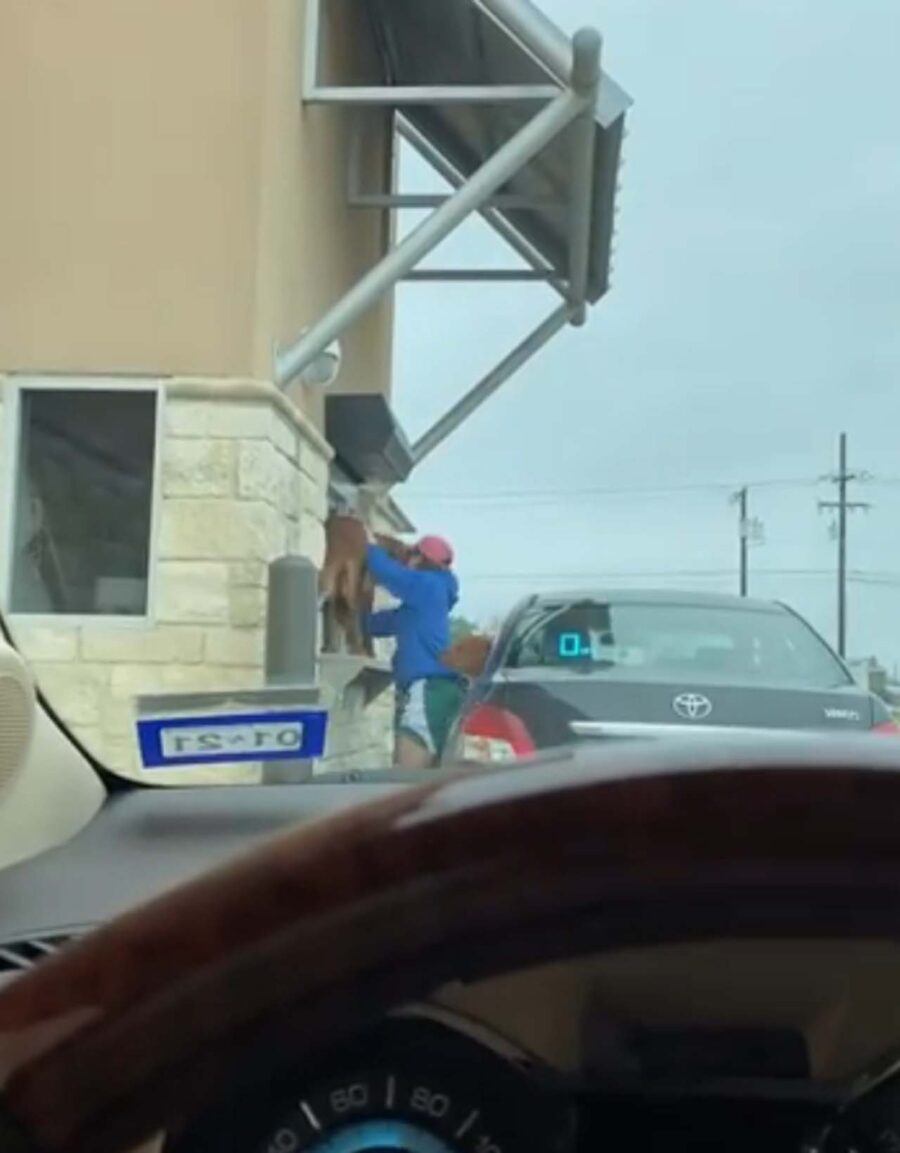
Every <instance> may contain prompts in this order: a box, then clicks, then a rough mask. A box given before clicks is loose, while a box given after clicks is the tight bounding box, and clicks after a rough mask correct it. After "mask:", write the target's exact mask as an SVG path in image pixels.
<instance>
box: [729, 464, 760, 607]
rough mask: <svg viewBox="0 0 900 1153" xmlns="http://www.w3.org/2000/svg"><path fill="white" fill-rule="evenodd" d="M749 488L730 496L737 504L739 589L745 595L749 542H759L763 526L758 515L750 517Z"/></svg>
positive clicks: (746, 589)
mask: <svg viewBox="0 0 900 1153" xmlns="http://www.w3.org/2000/svg"><path fill="white" fill-rule="evenodd" d="M749 493H750V490H749V488H748V487H747V485H744V487H743V488H740V489H738V491H737V492H736V493H734V495H733V496H732V498H731V503H732V504H736V505H737V506H738V517H739V519H738V535H739V540H740V590H741V596H742V597H745V596H747V593H748V587H749V583H750V573H749V569H750V564H749V558H750V545H751V543H757V544H758V543H761V541H762V539H763V526H762V521H760V520H759V518H758V517H753V518H752V519H751V517H750V514H749V511H748V505H749Z"/></svg>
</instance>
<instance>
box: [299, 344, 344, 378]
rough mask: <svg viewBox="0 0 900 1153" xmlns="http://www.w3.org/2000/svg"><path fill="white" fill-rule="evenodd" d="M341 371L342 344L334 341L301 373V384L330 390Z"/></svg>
mask: <svg viewBox="0 0 900 1153" xmlns="http://www.w3.org/2000/svg"><path fill="white" fill-rule="evenodd" d="M340 371H341V342H340V341H339V340H333V341H332V342H331V344H329V346H328V347H327V348H326V349H325V350H324V351H323V352H320V353H319V355H318V356H317V357H316V358H315V360H312V361H311V362H310V363H309V364H308V365H307V366H306V368H304V369H303V371H302V372H301V373H300V377H299V379H300V383H301V384H306V385H315V386H316V387H318V388H328V386H329V385H331V384H334V382H335V381H336V380H337V378H338V376H339V375H340Z"/></svg>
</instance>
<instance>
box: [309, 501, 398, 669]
mask: <svg viewBox="0 0 900 1153" xmlns="http://www.w3.org/2000/svg"><path fill="white" fill-rule="evenodd" d="M375 540H376V542H377V543H378V544H379V545H381V547H382V548H383V549H385V551H386V552H388V553H390V554H391V556H393V557H394V558H395V559H396V560H399V561H400V562H401V563H405V562H406V561H407V559H408V558H409V553H410V549H409V546H408V545H405V544H404V543H403V542H402V541H399V540H397V539H396V538H395V537H392V536H386V535H384V534H382V533H376V534H375ZM367 544H368V540H367V538H366V529H365V526H364V525H363V523H362V521H361V520H358V519H357V518H356V517H354V516H337V515H332V516H330V517H329V518H328V520H327V521H326V522H325V563H324V564H323V565H322V571H321V573H320V574H319V597H320V600H322V601H323V602H324V617H323V637H322V651H323V652H326V653H336V652H338V651H339V649H340V637H341V634H343V636H344V639H345V641H346V645H347V650H348V651H349V652H351V653H353V655H354V656H368V657H371V656H374V649H373V646H372V641H371V638H370V637H366V636H364V635H363V631H362V621H361V617H362V616H363V615H364V614H365V613H370V612H371V611H372V605H373V603H374V600H375V586H374V584H373V583H372V581H371V579H370V577H369V575H368V573H367V572H366V545H367Z"/></svg>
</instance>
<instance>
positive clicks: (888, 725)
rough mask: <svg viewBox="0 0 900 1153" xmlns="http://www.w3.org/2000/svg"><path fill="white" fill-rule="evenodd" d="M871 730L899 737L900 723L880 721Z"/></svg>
mask: <svg viewBox="0 0 900 1153" xmlns="http://www.w3.org/2000/svg"><path fill="white" fill-rule="evenodd" d="M872 732H873V733H883V734H885V735H886V736H889V737H900V725H898V724H897V722H896V721H882V722H881V724H880V725H875V727H874V728H873V729H872Z"/></svg>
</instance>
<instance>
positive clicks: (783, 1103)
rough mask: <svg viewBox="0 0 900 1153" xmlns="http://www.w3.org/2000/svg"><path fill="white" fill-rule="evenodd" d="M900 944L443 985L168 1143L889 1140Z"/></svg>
mask: <svg viewBox="0 0 900 1153" xmlns="http://www.w3.org/2000/svg"><path fill="white" fill-rule="evenodd" d="M898 976H900V949H897V948H895V947H894V946H892V945H891V946H879V945H875V944H872V943H868V944H848V943H846V942H827V941H821V942H809V941H808V942H804V943H802V944H799V943H796V942H788V941H757V942H747V941H733V942H728V941H722V942H707V943H702V944H685V945H671V946H666V947H663V948H658V947H654V948H650V949H629V950H624V951H615V952H612V953H604V954H598V955H595V956H590V957H584V958H579V959H576V960H572V961H566V962H560V963H558V964H553V965H546V966H541V967H538V968H534V969H529V970H525V971H522V972H518V973H514V974H507V975H504V976H502V977H497V978H493V979H491V980H489V981H479V982H475V983H473V984H466V983H464V982H459V983H455V984H453V985H451V986H447V987H445V988H443V989H441V990H439V991H438V992H436V994H435V995H434V997H432V998H429V999H428V1001H427V1002H423V1003H420V1004H417V1005H412V1006H408V1007H406V1008H405V1009H403V1010H402V1011H400V1012H397V1013H395V1014H392V1015H391V1016H390V1017H388V1018H387V1019H385V1020H384V1021H382V1022H380V1023H378V1024H376V1025H374V1026H372V1027H366V1028H364V1029H362V1030H361V1032H360V1034H359V1035H358V1036H356V1037H354V1038H353V1039H352V1040H350V1041H348V1042H346V1043H343V1044H340V1045H337V1046H336V1047H335V1049H334V1051H333V1052H331V1053H329V1054H328V1055H327V1056H326V1057H325V1058H324V1059H322V1060H321V1061H319V1062H317V1063H316V1065H315V1066H314V1067H306V1068H305V1067H302V1066H295V1065H292V1063H291V1061H290V1057H289V1055H284V1059H283V1062H282V1063H281V1065H280V1070H279V1072H278V1074H277V1075H276V1076H275V1077H274V1078H271V1077H266V1079H265V1081H264V1082H261V1083H259V1084H254V1082H253V1078H252V1074H251V1075H250V1077H249V1079H248V1080H247V1081H245V1082H242V1088H241V1089H240V1091H238V1092H235V1094H234V1095H229V1096H228V1097H227V1099H226V1100H225V1101H223V1102H221V1103H220V1104H219V1105H218V1106H217V1107H216V1108H215V1109H213V1110H211V1111H210V1112H209V1113H208V1114H207V1115H205V1116H203V1117H200V1118H194V1119H192V1120H191V1121H190V1122H189V1123H188V1124H186V1125H185V1126H184V1128H183V1129H182V1130H181V1131H179V1132H177V1133H170V1134H169V1136H168V1138H167V1141H166V1143H165V1150H166V1153H301V1151H310V1153H374V1151H376V1150H377V1151H379V1153H381V1151H384V1150H389V1149H396V1150H406V1151H409V1153H513V1151H516V1153H523V1151H533V1153H597V1151H599V1150H602V1149H608V1148H615V1149H616V1150H618V1151H621V1153H632V1151H633V1153H646V1151H656V1150H666V1153H681V1151H682V1150H684V1151H686V1150H705V1149H708V1150H726V1149H727V1150H730V1151H733V1150H735V1149H737V1150H748V1151H749V1150H760V1149H765V1150H768V1151H771V1153H778V1151H781V1150H784V1151H785V1153H788V1151H790V1153H798V1151H801V1150H803V1151H804V1153H813V1151H815V1150H819V1151H821V1153H850V1151H851V1150H855V1151H857V1153H864V1151H865V1150H880V1151H882V1153H888V1151H890V1150H892V1149H895V1148H898V1147H900V1080H898V1081H896V1082H895V1080H894V1078H893V1068H892V1056H891V1055H892V1054H893V1053H894V1052H896V1049H897V1040H898V1038H900V1008H897V1007H895V1005H894V1002H893V999H892V996H891V992H890V990H891V989H893V988H896V983H897V978H898Z"/></svg>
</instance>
